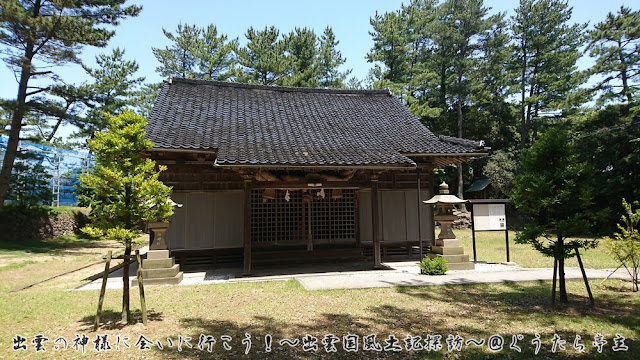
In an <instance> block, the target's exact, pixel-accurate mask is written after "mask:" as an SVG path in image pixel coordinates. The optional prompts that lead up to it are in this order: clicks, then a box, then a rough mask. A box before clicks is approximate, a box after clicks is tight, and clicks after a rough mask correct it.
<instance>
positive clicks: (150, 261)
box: [131, 250, 182, 286]
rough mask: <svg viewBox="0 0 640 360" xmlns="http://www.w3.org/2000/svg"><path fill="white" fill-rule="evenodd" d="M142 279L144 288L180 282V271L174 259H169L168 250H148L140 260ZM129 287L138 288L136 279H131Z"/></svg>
mask: <svg viewBox="0 0 640 360" xmlns="http://www.w3.org/2000/svg"><path fill="white" fill-rule="evenodd" d="M142 279H143V282H144V286H147V285H177V284H179V283H180V282H181V281H182V271H180V265H178V264H176V263H175V260H174V258H173V257H169V250H149V252H147V258H146V259H144V260H142ZM131 286H138V279H133V280H132V281H131Z"/></svg>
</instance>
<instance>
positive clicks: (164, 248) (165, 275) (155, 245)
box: [131, 199, 183, 286]
mask: <svg viewBox="0 0 640 360" xmlns="http://www.w3.org/2000/svg"><path fill="white" fill-rule="evenodd" d="M169 203H170V204H171V206H173V208H174V209H178V208H181V207H182V204H178V203H176V202H174V201H173V200H171V199H169ZM169 225H170V223H169V221H155V222H150V223H148V224H147V228H148V229H149V251H147V254H146V255H147V256H146V259H144V260H142V278H143V279H144V285H166V284H169V285H176V284H179V283H180V282H181V281H182V275H183V274H182V271H180V266H179V265H178V264H176V262H175V258H173V257H171V256H170V255H171V254H170V252H169V250H168V248H169V246H168V244H167V240H166V236H165V233H166V232H167V229H168V228H169ZM131 286H138V279H134V280H132V282H131Z"/></svg>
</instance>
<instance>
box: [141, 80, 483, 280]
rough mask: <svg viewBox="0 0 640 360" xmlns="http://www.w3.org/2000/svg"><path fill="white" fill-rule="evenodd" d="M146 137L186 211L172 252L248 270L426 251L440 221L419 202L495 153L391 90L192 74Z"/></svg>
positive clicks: (191, 260)
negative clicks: (445, 172)
mask: <svg viewBox="0 0 640 360" xmlns="http://www.w3.org/2000/svg"><path fill="white" fill-rule="evenodd" d="M146 136H147V138H148V139H149V140H151V141H153V142H154V143H155V146H154V148H153V149H152V150H151V151H150V152H149V153H147V154H146V156H148V157H150V158H152V159H153V160H155V161H156V162H157V164H162V165H166V166H167V170H166V171H165V172H163V173H162V174H161V176H160V179H161V180H162V181H163V182H164V183H165V184H166V185H169V186H171V187H173V195H172V199H173V200H174V201H175V202H176V203H180V204H182V205H183V206H182V207H181V208H179V209H176V211H175V213H174V215H173V216H172V217H171V218H170V222H171V225H170V227H169V229H168V231H167V233H166V241H167V245H168V248H169V250H171V253H172V255H173V256H175V257H176V260H177V261H178V262H180V263H181V266H189V265H190V264H191V265H207V264H209V265H213V266H215V265H216V264H222V263H225V262H234V261H235V262H242V263H243V266H244V273H245V274H250V273H251V269H252V264H253V265H254V266H256V265H258V266H259V264H262V263H268V262H275V263H278V262H281V263H286V262H287V261H295V260H300V261H305V262H306V261H319V262H322V261H332V260H336V259H342V258H345V259H347V258H349V259H350V258H363V259H366V258H371V259H372V265H373V266H374V267H378V266H380V265H381V262H382V261H383V259H385V258H390V257H392V256H405V257H411V256H413V257H416V256H417V254H419V253H421V252H424V253H426V251H427V250H428V248H429V247H430V246H431V245H432V244H433V239H434V229H433V227H434V223H433V214H432V211H431V209H430V208H429V207H428V206H425V205H422V207H421V208H419V200H420V199H422V200H426V199H429V198H430V197H431V196H432V195H433V194H432V189H433V188H434V186H433V175H432V174H433V169H435V168H438V167H442V166H446V165H449V164H456V163H461V162H463V161H466V160H468V159H470V158H474V157H482V156H486V155H487V149H486V148H484V147H483V143H482V142H478V141H470V140H465V139H459V138H451V137H445V136H440V137H438V136H435V135H434V134H433V133H431V131H429V130H428V129H427V128H426V127H424V126H423V125H422V124H421V122H420V121H419V119H418V118H416V117H415V116H413V115H412V114H411V113H410V112H409V111H408V110H407V109H406V108H405V106H404V105H403V103H402V102H401V101H400V100H399V99H397V98H396V97H394V96H393V95H392V94H391V93H390V92H389V91H387V90H328V89H310V88H291V87H279V86H260V85H248V84H239V83H227V82H217V81H204V80H190V79H181V78H170V79H169V80H168V81H165V83H164V85H163V87H162V89H161V90H160V94H159V97H158V99H157V101H156V104H155V106H154V108H153V111H152V112H151V115H150V117H149V124H148V126H147V129H146ZM419 187H420V192H418V188H419ZM419 214H420V216H419ZM419 217H420V218H419ZM421 245H422V247H423V248H422V251H421V249H420V246H421Z"/></svg>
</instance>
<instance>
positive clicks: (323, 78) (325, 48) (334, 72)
mask: <svg viewBox="0 0 640 360" xmlns="http://www.w3.org/2000/svg"><path fill="white" fill-rule="evenodd" d="M339 43H340V42H339V41H338V40H336V36H335V35H334V33H333V29H331V27H329V26H327V27H326V28H325V29H324V33H323V34H322V35H321V36H320V48H319V49H318V84H319V85H320V87H323V88H329V89H340V88H344V87H345V86H347V84H346V83H345V82H346V79H347V77H348V76H349V74H351V70H347V71H344V72H341V71H340V70H339V67H340V66H342V65H343V64H344V63H345V62H346V61H347V60H346V59H345V58H343V57H342V52H340V50H338V49H337V48H338V44H339ZM356 82H357V80H355V82H353V83H351V85H352V86H356V85H355V84H356Z"/></svg>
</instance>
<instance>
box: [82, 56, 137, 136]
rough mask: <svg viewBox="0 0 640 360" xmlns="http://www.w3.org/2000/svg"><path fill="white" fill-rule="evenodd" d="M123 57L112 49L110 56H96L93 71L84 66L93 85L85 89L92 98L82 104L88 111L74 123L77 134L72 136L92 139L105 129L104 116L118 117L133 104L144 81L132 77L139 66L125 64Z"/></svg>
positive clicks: (132, 63) (127, 61)
mask: <svg viewBox="0 0 640 360" xmlns="http://www.w3.org/2000/svg"><path fill="white" fill-rule="evenodd" d="M124 53H125V51H124V50H122V49H120V48H115V49H113V51H112V53H111V54H110V55H106V54H100V55H98V56H96V67H95V68H91V67H88V66H83V67H84V69H85V71H86V72H87V74H89V75H90V76H91V77H92V78H93V83H92V84H90V85H88V92H89V93H90V94H91V95H90V96H89V98H88V99H87V100H86V101H85V103H86V105H87V106H88V107H89V110H88V111H87V114H86V116H85V118H83V119H80V120H79V121H77V122H76V124H77V125H78V128H79V129H80V130H79V131H78V132H77V133H76V134H75V136H77V137H91V136H92V135H93V134H94V133H95V132H96V131H102V130H104V129H105V128H106V127H107V117H106V116H105V114H110V115H114V116H115V115H119V114H120V113H121V112H122V111H123V110H124V109H125V108H126V107H128V106H131V105H132V104H133V97H134V95H135V94H136V92H137V91H138V88H139V87H140V85H141V84H142V82H143V81H144V77H135V73H136V72H137V71H138V63H137V62H136V61H135V60H125V58H124Z"/></svg>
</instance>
